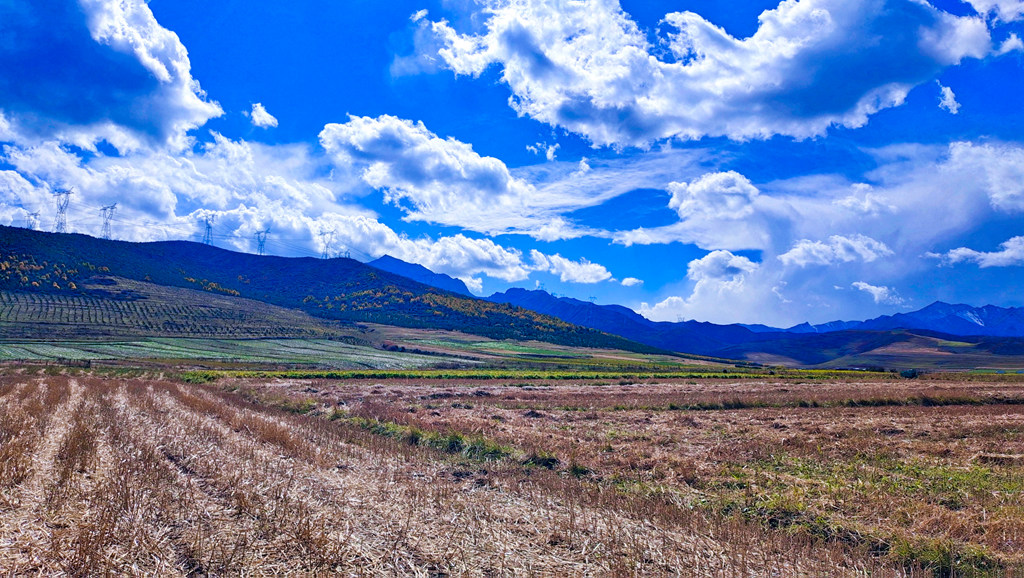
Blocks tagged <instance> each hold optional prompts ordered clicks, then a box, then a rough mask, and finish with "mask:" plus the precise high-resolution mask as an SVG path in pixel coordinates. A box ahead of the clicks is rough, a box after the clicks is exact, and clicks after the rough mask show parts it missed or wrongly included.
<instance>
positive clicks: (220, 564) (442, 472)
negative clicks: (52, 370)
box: [0, 375, 906, 576]
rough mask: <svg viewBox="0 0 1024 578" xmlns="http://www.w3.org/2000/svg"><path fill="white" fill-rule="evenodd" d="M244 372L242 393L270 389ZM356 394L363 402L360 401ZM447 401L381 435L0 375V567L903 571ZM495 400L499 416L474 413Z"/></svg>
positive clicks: (215, 393)
mask: <svg viewBox="0 0 1024 578" xmlns="http://www.w3.org/2000/svg"><path fill="white" fill-rule="evenodd" d="M250 385H251V387H252V388H251V389H247V392H248V393H249V394H250V395H251V396H253V397H258V395H256V394H258V393H260V392H266V391H270V390H269V389H267V388H263V387H262V386H260V385H259V384H250ZM293 387H294V388H296V390H297V391H301V389H298V388H300V387H304V388H306V389H310V387H309V386H308V384H307V385H305V386H300V385H293ZM374 388H375V386H369V387H367V388H366V389H365V390H364V391H363V393H361V394H360V393H359V392H358V391H355V390H353V391H351V392H349V391H347V390H342V389H339V390H337V392H339V395H338V399H337V400H333V399H332V403H334V402H335V401H341V396H340V392H342V391H345V393H346V394H349V393H351V394H359V395H362V396H363V397H364V398H368V397H372V396H373V395H376V394H372V393H371V390H372V389H374ZM282 389H284V388H282V387H276V388H274V390H273V391H274V393H275V395H278V394H279V393H280V390H282ZM386 389H387V390H388V395H390V393H389V392H390V390H391V388H386ZM435 389H436V388H429V390H417V389H415V388H412V387H411V386H404V387H401V388H397V391H400V395H401V396H403V397H402V399H403V400H404V401H403V402H402V403H418V402H415V401H414V400H418V399H420V396H421V395H429V393H430V392H434V393H437V391H435ZM332 391H333V390H332ZM285 393H286V396H285V397H288V396H289V395H291V394H288V392H285ZM406 397H408V399H406ZM282 399H285V398H278V401H280V400H282ZM474 399H476V398H474ZM480 399H483V398H482V397H481V398H480ZM446 401H447V400H446ZM362 403H363V406H364V410H363V412H364V413H367V412H370V411H371V410H373V408H374V407H375V406H374V405H373V404H374V403H376V402H373V401H372V400H370V399H365V400H364V401H363V402H362ZM351 404H352V408H353V410H355V409H356V408H355V407H354V406H355V400H354V399H352V401H351ZM378 405H381V406H383V404H378ZM447 406H448V407H446V408H439V409H438V410H437V414H438V415H436V416H431V418H441V419H442V420H443V419H449V418H454V417H459V418H466V422H465V423H463V424H459V423H456V422H452V423H451V425H450V426H449V427H451V428H452V431H451V432H449V433H448V434H447V437H445V438H444V444H440V443H431V444H427V443H422V444H421V443H410V441H409V439H406V438H402V437H399V436H389V435H382V433H381V432H380V431H375V430H374V429H373V428H368V427H366V424H367V423H368V421H359V420H357V419H356V414H355V412H353V413H352V414H351V415H349V414H346V416H344V417H343V416H340V415H335V416H334V417H335V418H336V419H334V420H330V419H327V418H328V417H329V415H328V414H323V415H320V416H318V415H315V414H316V413H323V412H318V411H309V410H310V409H314V408H310V407H308V406H301V405H299V406H294V407H293V408H292V409H293V410H294V409H296V408H299V410H300V411H309V413H311V414H314V415H300V414H298V413H294V412H292V413H289V412H285V411H282V410H278V409H274V408H269V407H265V406H260V405H254V404H252V403H250V402H249V401H246V400H245V399H243V397H242V396H241V395H238V394H233V393H226V392H224V391H222V390H220V389H217V388H214V387H212V386H192V385H182V384H177V383H173V382H169V381H162V380H146V379H103V378H99V377H93V376H89V375H81V376H74V377H69V376H38V375H13V376H6V377H2V378H0V512H2V515H0V568H3V569H4V571H5V573H7V574H10V575H15V576H19V575H39V574H42V575H83V574H88V575H101V574H119V575H120V574H145V575H160V576H168V575H206V574H212V575H281V574H322V573H329V572H338V573H341V574H344V575H412V576H416V575H419V576H444V575H480V576H483V575H487V576H494V575H522V576H526V575H548V576H574V575H575V576H582V575H623V576H627V575H630V576H631V575H708V576H712V575H713V576H721V575H737V576H745V575H757V576H761V575H773V574H774V575H826V574H827V575H862V574H864V573H866V572H873V575H892V574H903V573H906V572H905V571H904V570H902V569H889V570H886V569H885V565H886V564H887V562H886V561H885V560H880V559H879V558H877V557H874V556H872V555H871V554H870V553H869V552H868V551H867V549H866V548H862V547H861V546H860V545H851V544H848V543H843V542H842V541H828V540H821V539H819V538H816V537H815V536H812V535H809V534H806V533H794V532H790V531H788V530H787V529H785V528H780V529H772V528H769V527H766V526H763V525H761V524H759V523H757V522H756V521H755V522H751V521H748V520H745V519H744V518H743V516H741V515H739V514H728V515H727V514H722V513H720V512H715V511H713V510H711V509H709V508H703V507H693V506H692V505H690V504H687V503H686V502H685V501H684V500H680V499H678V496H676V495H675V494H670V493H655V492H638V491H621V489H619V488H617V487H616V486H614V485H610V484H608V483H603V482H601V481H599V480H598V479H597V478H596V477H593V476H591V475H589V474H588V475H573V474H572V473H568V472H566V471H564V470H563V469H561V468H552V469H548V468H547V467H544V465H543V464H542V463H540V460H539V459H538V460H535V461H534V462H530V463H526V464H524V463H523V461H522V460H520V459H519V458H518V452H519V451H520V450H519V449H516V448H515V447H511V446H509V447H507V448H506V447H504V446H500V445H486V444H482V442H480V441H479V440H476V439H475V438H473V437H472V434H467V435H466V436H462V435H461V434H457V433H456V429H458V428H463V427H464V426H465V428H468V429H473V430H479V433H486V434H488V435H489V434H491V433H495V434H500V433H501V432H502V431H505V430H503V429H495V428H481V427H478V426H477V425H472V424H476V423H477V422H478V421H479V420H490V421H486V422H481V423H487V424H500V425H502V426H506V425H507V426H509V427H512V426H515V428H516V429H523V428H527V424H535V425H537V427H536V431H537V433H538V435H541V434H542V432H547V431H549V430H550V431H551V432H560V431H562V430H560V429H559V428H558V427H548V426H546V425H545V426H541V425H540V424H542V423H547V422H548V421H549V420H548V418H543V419H534V418H525V417H523V418H522V419H519V418H513V417H512V414H518V415H521V414H523V413H524V412H523V411H522V410H519V409H501V408H499V407H496V406H488V405H486V404H480V405H477V406H474V408H481V409H482V408H487V409H486V410H483V411H484V412H485V413H486V414H487V415H486V416H485V415H483V414H481V415H477V414H480V413H481V409H468V410H465V409H458V410H456V409H453V408H451V404H450V403H448V404H447ZM384 407H386V406H384ZM424 409H425V408H424ZM375 411H376V410H375ZM380 411H384V410H383V409H381V410H380ZM400 411H401V412H405V408H404V406H402V407H401V410H400ZM431 411H434V410H431ZM455 412H458V413H455ZM466 412H468V413H466ZM502 412H504V413H505V414H508V415H509V416H510V417H509V418H507V419H506V420H505V421H503V422H498V421H497V420H494V419H493V418H492V417H490V416H491V415H495V414H498V413H502ZM550 412H551V410H545V411H544V412H543V413H545V414H549V413H550ZM396 413H398V411H397V410H396ZM538 413H541V412H538ZM576 413H579V412H576ZM599 413H601V412H599ZM620 414H621V415H622V416H628V415H629V413H628V412H618V413H615V415H620ZM602 415H603V413H602ZM559 419H561V417H559ZM526 420H531V421H526ZM431 423H434V425H438V426H440V425H441V424H442V422H441V421H437V422H436V423H435V422H431ZM552 423H555V422H554V421H552ZM527 429H528V428H527ZM509 431H510V432H511V431H512V430H509ZM595 431H596V430H595ZM501 435H502V436H505V435H506V434H501ZM544 435H546V434H544ZM558 435H559V437H558V438H557V440H556V439H554V438H552V439H553V442H552V443H554V444H555V445H552V446H550V447H551V448H552V450H553V451H557V452H559V454H560V455H562V456H563V459H569V458H570V454H568V453H563V448H562V446H561V445H560V444H563V443H569V442H568V440H569V438H567V437H566V435H567V434H558ZM595 435H596V434H595ZM507 437H508V442H509V443H513V442H517V443H518V441H521V440H518V438H517V437H516V435H513V434H512V433H509V434H508V435H507ZM426 439H431V440H434V441H435V442H436V441H437V440H438V438H435V437H430V436H427V438H426ZM581 439H582V438H581ZM540 442H541V440H540V438H537V446H538V448H539V447H541V446H540ZM572 443H575V442H572ZM577 445H578V446H579V447H580V448H581V450H582V448H583V447H584V446H585V445H586V444H585V443H584V442H582V441H581V442H580V443H579V444H577ZM474 447H475V448H477V450H479V451H476V452H474V451H470V449H471V448H474ZM544 447H548V446H547V445H545V446H544ZM587 451H589V450H587ZM637 451H641V450H640V449H638V450H637ZM589 455H590V454H589V453H587V452H584V451H581V452H580V454H579V459H580V460H583V459H584V458H585V459H588V460H589V459H591V457H586V456H589ZM536 457H538V458H539V457H540V456H536ZM581 463H584V462H581ZM585 463H590V462H585ZM593 467H594V468H595V471H596V469H597V468H600V467H604V466H601V465H600V464H599V463H597V462H594V463H593ZM577 474H579V472H577ZM641 481H642V480H641Z"/></svg>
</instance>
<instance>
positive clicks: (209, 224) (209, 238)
mask: <svg viewBox="0 0 1024 578" xmlns="http://www.w3.org/2000/svg"><path fill="white" fill-rule="evenodd" d="M215 220H216V218H215V217H206V218H205V219H204V222H205V223H206V233H205V234H204V235H203V244H204V245H212V244H213V222H214V221H215Z"/></svg>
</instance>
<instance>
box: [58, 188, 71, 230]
mask: <svg viewBox="0 0 1024 578" xmlns="http://www.w3.org/2000/svg"><path fill="white" fill-rule="evenodd" d="M73 192H74V189H57V190H56V191H53V198H54V200H56V201H57V217H56V218H55V219H54V220H53V231H54V232H55V233H67V232H68V205H69V204H70V203H71V193H73Z"/></svg>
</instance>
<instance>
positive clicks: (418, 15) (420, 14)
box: [409, 8, 429, 22]
mask: <svg viewBox="0 0 1024 578" xmlns="http://www.w3.org/2000/svg"><path fill="white" fill-rule="evenodd" d="M427 14H429V12H428V11H427V9H426V8H424V9H423V10H417V11H416V12H415V13H413V15H412V16H410V17H409V20H410V21H412V22H419V21H420V20H423V19H424V18H426V17H427Z"/></svg>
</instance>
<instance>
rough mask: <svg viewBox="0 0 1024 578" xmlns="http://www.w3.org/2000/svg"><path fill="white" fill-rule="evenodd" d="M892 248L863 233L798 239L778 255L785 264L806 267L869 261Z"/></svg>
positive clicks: (881, 255) (884, 255)
mask: <svg viewBox="0 0 1024 578" xmlns="http://www.w3.org/2000/svg"><path fill="white" fill-rule="evenodd" d="M892 254H893V253H892V250H891V249H889V247H886V246H885V243H882V242H881V241H876V240H874V239H872V238H871V237H865V236H864V235H860V234H857V235H854V236H852V237H843V236H842V235H832V236H831V237H829V238H828V242H822V241H811V240H810V239H800V240H799V241H797V242H796V244H795V245H793V248H792V249H790V250H789V251H786V252H785V253H783V254H781V255H779V260H780V261H782V263H783V264H785V265H796V266H798V267H806V266H808V265H834V264H837V263H849V262H851V261H863V262H865V263H870V262H872V261H874V260H875V259H878V258H879V257H887V256H889V255H892Z"/></svg>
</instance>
